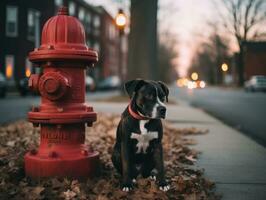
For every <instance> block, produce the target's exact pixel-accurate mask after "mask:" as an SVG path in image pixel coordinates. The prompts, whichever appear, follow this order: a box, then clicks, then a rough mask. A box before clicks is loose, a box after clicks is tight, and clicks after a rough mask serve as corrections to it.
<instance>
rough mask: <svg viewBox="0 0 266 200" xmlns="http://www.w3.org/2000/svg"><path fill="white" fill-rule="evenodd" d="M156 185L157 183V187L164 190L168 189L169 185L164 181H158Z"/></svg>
mask: <svg viewBox="0 0 266 200" xmlns="http://www.w3.org/2000/svg"><path fill="white" fill-rule="evenodd" d="M158 185H159V189H160V190H162V191H164V192H166V191H168V190H169V189H170V185H169V184H168V183H167V182H166V181H160V182H159V184H158Z"/></svg>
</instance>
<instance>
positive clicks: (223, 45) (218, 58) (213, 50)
mask: <svg viewBox="0 0 266 200" xmlns="http://www.w3.org/2000/svg"><path fill="white" fill-rule="evenodd" d="M227 44H228V42H227V40H226V38H223V37H222V36H220V35H219V34H218V33H217V30H216V29H214V31H213V33H212V34H211V35H210V36H209V37H208V38H206V41H204V42H202V43H200V44H199V47H198V48H197V51H196V52H195V54H194V56H193V59H192V62H191V68H190V69H189V74H191V73H192V72H194V71H196V72H198V73H199V74H200V78H201V79H202V80H205V81H207V82H208V83H209V84H221V83H222V81H223V80H222V78H223V77H222V76H223V75H222V73H221V70H220V66H221V65H222V63H223V62H228V61H229V57H230V55H229V48H228V46H227Z"/></svg>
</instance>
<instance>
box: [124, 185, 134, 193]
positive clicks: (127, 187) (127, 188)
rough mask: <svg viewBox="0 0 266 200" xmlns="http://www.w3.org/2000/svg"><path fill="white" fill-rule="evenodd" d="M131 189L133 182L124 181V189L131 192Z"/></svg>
mask: <svg viewBox="0 0 266 200" xmlns="http://www.w3.org/2000/svg"><path fill="white" fill-rule="evenodd" d="M130 190H133V184H132V183H124V184H123V185H122V191H124V192H129V191H130Z"/></svg>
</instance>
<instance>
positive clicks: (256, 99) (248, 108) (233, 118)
mask: <svg viewBox="0 0 266 200" xmlns="http://www.w3.org/2000/svg"><path fill="white" fill-rule="evenodd" d="M171 91H172V95H173V96H174V97H175V98H177V99H179V100H180V101H181V102H183V103H188V104H190V105H193V106H195V107H199V108H201V109H203V110H205V111H206V112H208V113H210V114H212V115H213V116H215V117H217V118H218V119H220V120H222V121H224V122H225V123H227V124H229V125H230V126H232V127H234V128H236V129H238V130H240V131H242V132H244V133H246V134H247V135H249V136H250V137H251V138H253V139H254V140H256V141H257V142H259V143H260V144H263V145H264V146H266V93H247V92H245V91H244V90H240V89H227V88H215V87H210V88H205V89H193V90H189V89H182V88H177V87H172V88H171Z"/></svg>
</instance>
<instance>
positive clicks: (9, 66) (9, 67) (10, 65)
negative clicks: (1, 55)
mask: <svg viewBox="0 0 266 200" xmlns="http://www.w3.org/2000/svg"><path fill="white" fill-rule="evenodd" d="M5 61H6V78H7V79H13V74H14V73H13V71H14V56H13V55H6V58H5Z"/></svg>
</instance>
